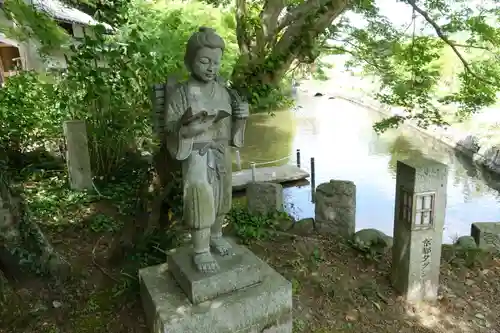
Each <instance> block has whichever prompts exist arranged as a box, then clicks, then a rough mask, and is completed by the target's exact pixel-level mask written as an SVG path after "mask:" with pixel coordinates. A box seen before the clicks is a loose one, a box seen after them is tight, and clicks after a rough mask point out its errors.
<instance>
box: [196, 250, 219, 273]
mask: <svg viewBox="0 0 500 333" xmlns="http://www.w3.org/2000/svg"><path fill="white" fill-rule="evenodd" d="M193 262H194V265H195V267H196V269H197V270H198V271H199V272H201V273H215V272H217V271H218V270H219V264H218V263H217V261H216V260H215V258H214V257H213V256H212V254H211V253H210V252H203V253H195V254H194V256H193Z"/></svg>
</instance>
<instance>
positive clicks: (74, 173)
mask: <svg viewBox="0 0 500 333" xmlns="http://www.w3.org/2000/svg"><path fill="white" fill-rule="evenodd" d="M63 129H64V136H65V137H66V162H67V165H68V174H69V183H70V186H71V188H72V189H74V190H79V191H81V190H90V189H92V173H91V170H90V156H89V147H88V139H87V128H86V126H85V122H84V121H83V120H68V121H65V122H64V124H63Z"/></svg>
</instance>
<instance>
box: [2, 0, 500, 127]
mask: <svg viewBox="0 0 500 333" xmlns="http://www.w3.org/2000/svg"><path fill="white" fill-rule="evenodd" d="M15 2H19V1H18V0H16V1H12V2H10V3H11V5H9V6H7V9H9V8H14V7H15V6H14V5H13V3H15ZM71 2H72V3H73V4H74V5H75V4H76V5H78V6H80V8H86V10H87V11H91V12H93V13H97V14H98V15H101V17H102V18H103V19H106V18H109V20H111V21H112V23H114V24H115V25H116V26H117V29H118V32H119V33H120V32H121V31H123V30H124V29H125V30H127V29H128V30H130V27H131V26H134V25H139V26H140V25H143V26H144V28H142V30H144V31H146V30H147V29H153V30H154V29H155V27H154V23H148V22H146V20H149V19H151V18H152V17H153V16H154V15H149V16H146V17H134V15H137V13H138V12H137V6H142V7H141V8H143V10H144V8H145V6H146V7H147V6H150V7H151V8H153V7H154V4H153V3H154V1H151V2H147V5H146V4H145V3H144V2H143V1H134V0H131V1H125V0H115V1H113V0H107V1H104V0H85V1H82V0H81V1H77V0H71ZM139 3H142V4H140V5H139ZM176 3H177V2H175V1H172V2H169V3H167V4H166V6H167V7H169V6H176ZM182 3H186V2H182ZM205 3H206V4H207V6H215V7H217V8H218V10H220V11H222V12H224V13H226V14H227V13H233V14H234V21H233V22H230V21H231V20H229V19H227V16H226V23H228V25H227V27H228V28H230V29H231V26H234V27H233V28H234V34H235V37H236V38H235V42H237V45H238V48H239V52H240V54H239V58H238V60H237V61H236V63H235V65H234V69H233V72H232V75H231V77H230V78H231V82H232V84H233V86H234V87H235V88H236V89H238V90H239V91H240V92H242V93H243V94H245V95H246V96H247V97H248V98H249V99H250V101H251V102H252V103H254V104H256V103H257V102H258V100H259V99H260V98H264V97H265V96H268V95H269V94H270V93H272V92H273V91H274V90H275V89H276V87H277V86H279V85H280V83H281V82H282V80H283V79H284V78H285V77H286V75H287V73H288V72H289V71H290V70H291V69H292V68H294V66H295V65H297V64H312V63H314V62H315V61H317V60H318V58H319V57H321V56H323V55H338V54H348V55H350V56H351V57H352V58H351V60H350V61H349V64H350V65H352V66H362V67H363V68H364V70H365V72H366V74H367V75H372V76H375V77H377V78H378V81H379V84H380V91H379V92H378V94H377V98H378V99H379V100H380V101H381V102H383V103H386V104H389V105H393V106H398V107H402V108H404V109H406V110H408V112H407V113H406V115H405V116H394V117H392V118H389V119H386V120H385V121H383V122H381V123H379V124H378V125H377V126H376V129H378V130H383V129H385V128H388V127H393V126H397V125H398V124H399V123H401V122H402V121H404V120H405V119H409V118H411V119H416V120H417V121H419V123H420V124H421V125H422V126H426V125H428V124H440V125H442V124H445V123H446V119H444V118H443V115H442V112H441V110H442V108H443V107H444V106H448V107H453V108H454V109H456V110H457V114H459V115H460V116H462V117H465V116H467V115H469V114H471V113H474V112H476V111H478V110H479V109H481V108H483V107H486V106H489V105H492V104H494V103H495V102H496V97H497V93H498V91H499V87H500V62H499V60H500V52H499V51H500V48H499V45H500V24H499V22H500V6H499V1H497V0H486V1H466V0H457V1H454V2H449V1H444V0H401V1H398V0H379V1H374V0H351V1H349V0H274V1H273V0H234V2H233V1H229V0H205ZM390 6H395V8H404V7H406V8H408V9H409V10H410V16H408V18H407V20H406V21H407V22H404V24H403V25H401V24H398V23H397V22H396V21H395V20H394V18H393V17H391V16H390V15H396V16H398V15H399V12H398V11H397V10H395V11H391V13H390V15H389V14H384V11H383V10H382V7H385V8H388V7H390ZM11 13H14V14H15V11H13V10H11ZM103 13H106V14H105V15H104V14H103ZM226 14H225V15H226ZM30 19H33V18H30ZM360 22H361V24H360ZM30 24H33V22H32V21H31V22H30ZM128 42H133V41H128ZM171 47H172V48H179V49H182V48H183V45H173V44H171ZM450 52H451V54H452V55H453V57H454V58H455V59H456V60H458V62H459V63H460V64H461V68H460V69H459V70H458V71H457V73H456V75H455V76H456V77H455V78H454V80H453V82H452V83H453V84H450V82H443V69H442V65H443V54H444V53H447V54H450Z"/></svg>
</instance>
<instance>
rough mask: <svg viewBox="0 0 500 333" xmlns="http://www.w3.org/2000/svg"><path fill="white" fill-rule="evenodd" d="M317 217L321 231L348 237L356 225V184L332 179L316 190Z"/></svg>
mask: <svg viewBox="0 0 500 333" xmlns="http://www.w3.org/2000/svg"><path fill="white" fill-rule="evenodd" d="M314 199H315V208H314V211H315V219H316V227H317V229H318V231H319V232H320V233H335V234H340V235H342V236H344V237H346V238H350V237H351V236H352V235H353V234H354V230H355V227H356V185H355V184H354V183H353V182H351V181H347V180H333V179H332V180H330V181H329V182H328V183H323V184H320V185H318V187H317V188H316V192H315V197H314Z"/></svg>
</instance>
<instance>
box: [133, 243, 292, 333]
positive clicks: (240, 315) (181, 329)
mask: <svg viewBox="0 0 500 333" xmlns="http://www.w3.org/2000/svg"><path fill="white" fill-rule="evenodd" d="M247 255H251V256H255V255H254V254H253V253H251V252H249V254H247ZM255 258H257V257H255ZM257 259H258V258H257ZM258 260H259V261H260V263H261V265H260V267H259V268H258V270H259V272H260V275H261V278H260V281H261V282H259V283H257V284H255V285H252V286H249V287H247V288H244V289H240V290H237V291H233V292H231V293H228V294H224V295H220V296H218V297H216V298H215V299H212V300H210V301H206V302H202V303H200V304H197V305H194V304H193V303H192V302H191V301H190V300H189V298H188V297H187V295H186V294H185V293H184V292H183V291H182V289H181V288H180V287H179V285H178V284H177V283H176V281H175V279H174V277H173V275H172V274H171V273H170V272H169V271H168V265H167V264H162V265H158V266H152V267H147V268H144V269H141V270H140V271H139V279H140V284H141V298H142V303H143V307H144V311H145V314H146V320H147V322H148V325H149V327H150V329H151V332H153V333H291V332H292V285H291V283H290V282H288V281H287V280H286V279H285V278H283V277H282V276H281V275H280V274H278V273H277V272H276V271H275V270H274V269H272V268H271V267H270V266H269V265H267V264H266V263H264V262H263V261H261V260H260V259H258Z"/></svg>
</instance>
